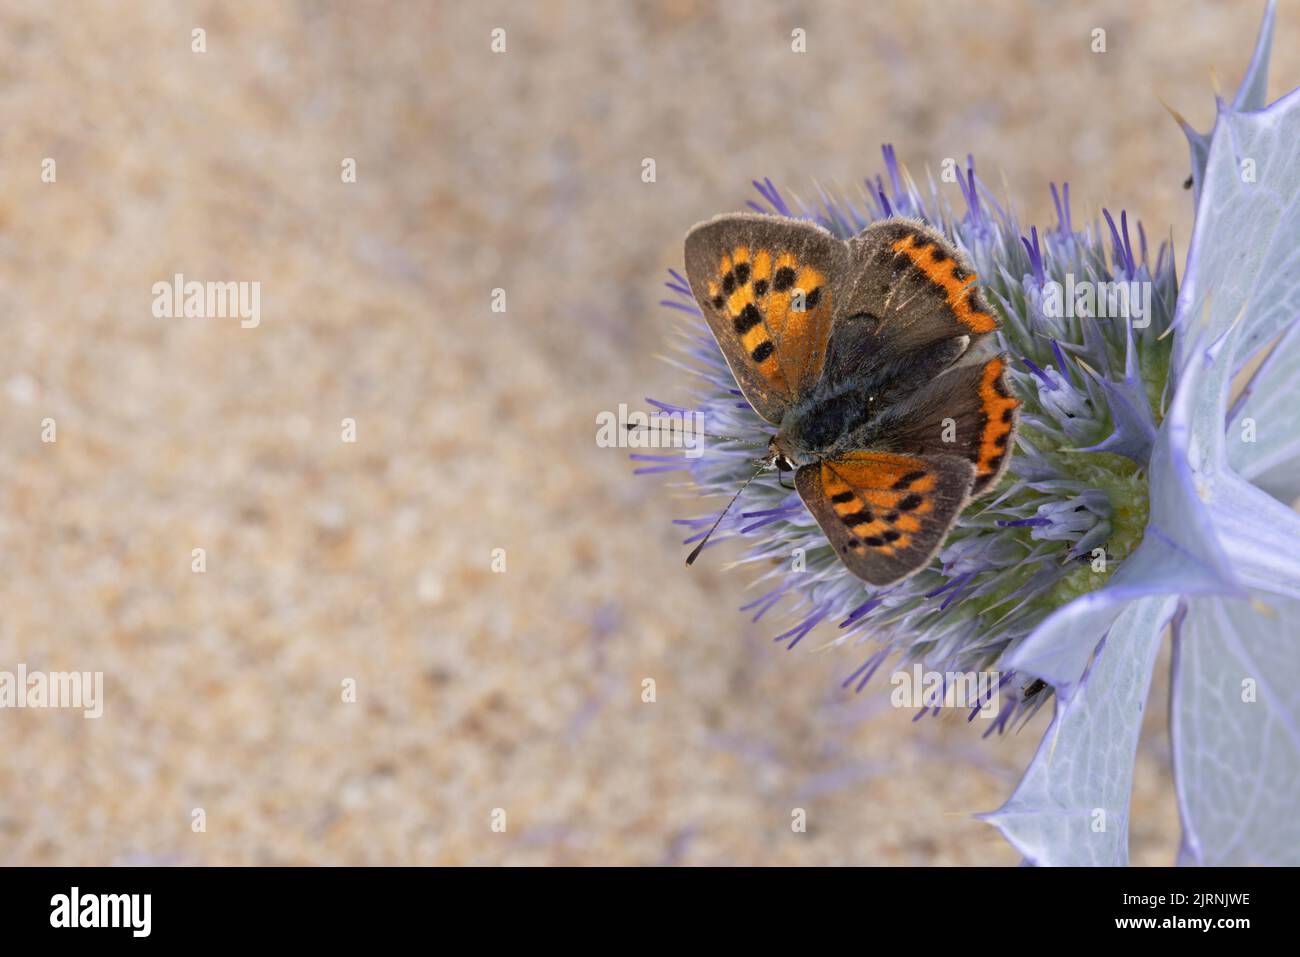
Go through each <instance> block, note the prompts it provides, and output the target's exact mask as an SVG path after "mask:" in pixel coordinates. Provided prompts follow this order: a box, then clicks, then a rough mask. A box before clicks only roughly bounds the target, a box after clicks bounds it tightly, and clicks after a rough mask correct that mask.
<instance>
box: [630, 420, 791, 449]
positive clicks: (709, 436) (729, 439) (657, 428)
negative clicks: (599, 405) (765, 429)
mask: <svg viewBox="0 0 1300 957" xmlns="http://www.w3.org/2000/svg"><path fill="white" fill-rule="evenodd" d="M634 429H645V430H646V431H655V432H658V433H659V434H660V435H672V434H673V433H674V431H681V433H682V434H683V435H685V434H690V435H693V436H696V437H697V438H701V439H717V440H718V441H720V442H736V443H738V444H740V445H749V446H753V447H754V448H760V447H762V446H764V445H766V444H767V443H766V442H755V441H753V440H751V439H742V438H740V437H739V436H735V435H714V434H713V433H712V432H689V433H688V432H687V431H686V430H674V429H671V428H667V427H666V426H662V425H660V426H652V425H633V424H632V423H628V425H627V430H628V431H629V432H631V431H633V430H634ZM665 429H667V431H665Z"/></svg>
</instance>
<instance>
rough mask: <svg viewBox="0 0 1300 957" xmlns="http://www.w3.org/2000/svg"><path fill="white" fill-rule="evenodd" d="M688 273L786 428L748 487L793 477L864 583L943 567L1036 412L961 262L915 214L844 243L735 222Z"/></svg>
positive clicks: (722, 227) (692, 259) (750, 395)
mask: <svg viewBox="0 0 1300 957" xmlns="http://www.w3.org/2000/svg"><path fill="white" fill-rule="evenodd" d="M686 275H687V278H688V280H689V282H690V287H691V293H692V294H693V295H694V297H695V299H696V301H697V302H698V303H699V306H700V310H701V311H702V312H703V314H704V318H705V320H706V321H707V322H708V324H709V328H710V330H712V332H713V336H714V338H715V339H716V340H717V342H718V348H719V349H721V350H722V354H723V356H724V357H725V358H726V360H727V365H728V366H729V367H730V369H731V372H732V374H733V375H734V376H735V379H736V382H737V384H738V385H739V386H740V390H741V392H742V393H743V395H744V397H745V399H746V401H748V403H749V404H750V405H751V406H752V407H753V409H754V411H755V412H756V413H758V414H759V415H760V416H762V417H763V418H764V419H766V420H767V421H768V422H769V423H771V424H772V425H774V426H776V427H777V432H776V433H775V434H774V435H773V436H772V438H771V441H770V442H769V444H768V449H767V455H766V457H765V458H764V459H762V460H761V461H760V462H759V463H758V466H759V469H758V471H756V472H755V473H754V475H753V476H751V478H750V480H749V481H753V479H754V478H756V477H757V476H758V474H760V473H761V472H762V471H765V470H768V469H777V470H778V473H780V472H786V471H793V472H794V484H795V488H797V489H798V492H799V496H800V498H802V499H803V501H804V503H805V504H806V505H807V507H808V510H809V511H810V512H811V513H812V515H813V517H814V518H816V520H817V523H818V524H819V525H820V526H821V529H822V531H823V532H824V533H825V534H826V538H827V539H828V541H829V542H830V544H831V546H832V547H833V548H834V549H835V552H836V554H837V555H838V557H839V559H840V561H842V562H843V563H844V565H845V566H846V567H847V568H848V569H849V570H850V571H851V572H853V574H855V575H857V576H858V577H859V578H861V579H863V580H864V581H867V582H869V583H871V584H873V585H888V584H891V583H894V582H898V581H901V580H903V579H904V578H907V577H908V576H909V575H912V574H914V573H916V572H917V571H919V570H920V569H922V568H924V567H925V566H926V565H927V564H929V562H930V559H931V558H933V557H934V555H935V553H936V552H937V551H938V550H939V547H940V546H941V545H942V544H943V541H944V539H945V538H946V537H947V535H948V532H949V530H950V529H951V528H952V526H953V524H954V522H955V521H956V520H957V516H958V515H959V514H960V513H961V511H962V509H963V508H965V506H966V505H967V504H968V503H969V502H970V501H971V500H972V499H974V498H977V497H979V496H981V495H984V494H986V493H988V492H989V491H991V490H992V488H993V487H994V484H995V483H996V482H997V480H998V478H999V477H1000V476H1001V475H1002V473H1003V471H1004V470H1005V469H1006V467H1007V461H1008V458H1009V457H1010V454H1011V449H1012V445H1013V443H1014V438H1015V433H1016V425H1017V417H1018V411H1017V410H1018V407H1019V404H1020V403H1019V402H1018V401H1017V399H1016V398H1015V397H1014V396H1013V395H1012V394H1011V391H1010V389H1009V388H1008V386H1007V378H1006V371H1007V358H1006V356H1005V355H999V354H996V353H995V352H994V350H992V349H990V348H988V345H990V344H991V340H993V339H994V338H995V337H994V336H993V333H994V332H995V331H996V330H997V328H998V320H997V316H996V314H995V313H994V312H993V310H992V309H990V308H989V306H988V304H987V303H986V302H985V300H984V297H983V296H982V294H981V292H980V289H979V287H978V286H977V285H976V284H975V274H974V272H972V271H971V268H970V266H969V264H968V263H967V262H966V260H965V259H964V258H963V257H962V255H961V254H960V253H959V252H958V251H957V250H956V249H955V248H954V247H953V245H952V244H951V243H949V242H948V241H947V240H946V239H945V238H944V237H943V236H942V235H941V234H940V233H938V232H936V231H935V230H933V229H931V228H930V227H928V226H926V225H925V224H923V223H921V222H919V221H916V220H911V219H903V218H894V219H887V220H881V221H878V222H875V223H872V224H871V225H870V226H868V227H867V228H866V229H865V230H863V231H862V232H861V233H859V234H858V235H856V236H854V237H853V238H851V239H848V240H842V239H838V238H836V237H835V236H833V235H831V233H829V232H827V231H826V230H825V229H823V228H822V227H820V226H818V225H816V224H815V223H811V222H807V221H803V220H796V219H787V218H783V217H779V216H767V215H759V214H751V213H736V214H730V215H724V216H719V217H717V218H715V219H712V220H709V221H708V222H705V223H701V224H699V225H698V226H695V227H694V228H693V229H691V230H690V232H689V233H687V236H686ZM748 484H749V482H746V483H745V485H746V486H747V485H748ZM744 487H745V486H742V487H741V491H743V490H744ZM739 495H740V492H737V493H736V497H739ZM732 502H733V503H734V502H735V498H733V499H732ZM728 508H730V505H729V506H728ZM725 514H726V510H725V509H724V510H723V513H722V515H725ZM722 515H719V516H718V521H719V522H720V521H721V520H722ZM714 528H717V523H716V522H715V524H714ZM711 533H712V532H711V531H710V534H711ZM705 541H707V536H706V538H705V539H704V540H703V541H701V543H700V545H699V546H697V548H696V550H695V552H694V553H692V555H691V557H690V558H688V559H687V563H688V564H690V562H691V561H693V560H694V558H695V557H696V555H698V554H699V551H700V549H701V548H702V547H703V545H704V542H705Z"/></svg>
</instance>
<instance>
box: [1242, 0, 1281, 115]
mask: <svg viewBox="0 0 1300 957" xmlns="http://www.w3.org/2000/svg"><path fill="white" fill-rule="evenodd" d="M1276 14H1277V3H1276V0H1268V5H1267V6H1266V7H1265V8H1264V19H1263V21H1262V22H1261V23H1260V25H1259V37H1258V38H1257V39H1256V40H1255V53H1254V55H1253V56H1252V57H1251V58H1250V66H1248V67H1246V75H1245V76H1243V77H1242V78H1241V86H1240V87H1238V88H1237V95H1236V97H1234V98H1233V101H1232V107H1233V109H1236V110H1262V109H1263V108H1264V105H1265V104H1266V103H1267V102H1268V58H1269V54H1270V53H1271V52H1272V49H1273V20H1274V18H1275V16H1276Z"/></svg>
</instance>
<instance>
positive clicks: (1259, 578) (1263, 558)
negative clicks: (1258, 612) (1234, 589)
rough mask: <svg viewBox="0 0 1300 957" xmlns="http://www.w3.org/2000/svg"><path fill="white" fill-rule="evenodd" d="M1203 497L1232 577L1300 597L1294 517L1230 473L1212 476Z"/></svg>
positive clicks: (1298, 533) (1297, 519)
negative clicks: (1207, 502) (1206, 499)
mask: <svg viewBox="0 0 1300 957" xmlns="http://www.w3.org/2000/svg"><path fill="white" fill-rule="evenodd" d="M1207 498H1208V501H1209V504H1210V508H1209V514H1210V516H1211V520H1212V521H1213V523H1214V526H1215V528H1216V530H1217V532H1218V535H1219V539H1220V541H1221V542H1222V543H1223V550H1224V554H1225V556H1226V557H1227V560H1228V564H1229V565H1230V566H1231V568H1232V574H1233V578H1234V579H1235V580H1236V581H1238V582H1240V583H1241V584H1242V585H1243V586H1245V587H1247V588H1251V589H1256V590H1263V591H1268V592H1271V593H1272V594H1274V595H1283V596H1286V597H1289V598H1296V599H1300V515H1298V514H1296V513H1295V512H1294V511H1292V509H1291V508H1289V507H1288V506H1286V505H1283V504H1282V503H1281V502H1279V501H1278V500H1277V499H1275V498H1273V497H1272V496H1271V495H1269V494H1268V493H1266V492H1263V491H1261V490H1260V489H1257V488H1255V486H1253V485H1251V484H1250V483H1249V482H1247V481H1246V480H1245V479H1242V478H1239V477H1238V476H1236V475H1233V474H1231V473H1230V472H1225V473H1223V474H1221V475H1218V476H1215V478H1214V479H1213V481H1212V482H1211V484H1210V491H1209V494H1208V496H1207ZM1298 641H1300V639H1298ZM1297 653H1300V643H1298V644H1297Z"/></svg>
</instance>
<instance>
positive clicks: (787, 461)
mask: <svg viewBox="0 0 1300 957" xmlns="http://www.w3.org/2000/svg"><path fill="white" fill-rule="evenodd" d="M763 467H764V468H765V469H776V470H777V471H778V472H793V471H794V470H795V464H794V461H793V460H792V459H791V458H790V455H789V453H787V452H786V449H785V445H784V443H783V442H782V441H781V436H780V435H779V434H778V435H774V436H772V440H771V441H770V442H768V443H767V455H766V456H764V457H763Z"/></svg>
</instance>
